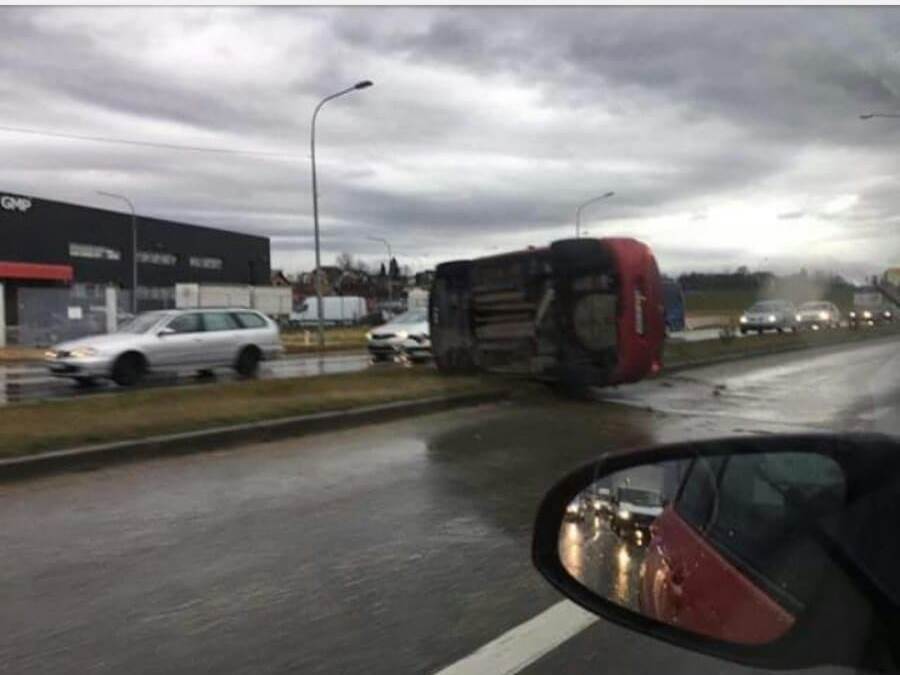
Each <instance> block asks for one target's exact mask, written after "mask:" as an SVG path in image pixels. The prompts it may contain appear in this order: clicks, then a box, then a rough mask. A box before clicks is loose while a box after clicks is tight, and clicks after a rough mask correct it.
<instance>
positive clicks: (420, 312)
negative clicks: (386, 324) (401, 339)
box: [391, 309, 428, 323]
mask: <svg viewBox="0 0 900 675" xmlns="http://www.w3.org/2000/svg"><path fill="white" fill-rule="evenodd" d="M427 320H428V312H427V310H424V309H413V310H410V311H408V312H404V313H403V314H401V315H400V316H397V317H395V318H394V319H393V320H392V321H391V323H422V322H423V321H427Z"/></svg>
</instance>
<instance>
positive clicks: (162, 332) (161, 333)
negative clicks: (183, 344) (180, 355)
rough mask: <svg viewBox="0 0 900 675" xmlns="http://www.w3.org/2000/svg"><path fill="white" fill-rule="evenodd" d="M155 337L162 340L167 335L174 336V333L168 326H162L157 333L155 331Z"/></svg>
mask: <svg viewBox="0 0 900 675" xmlns="http://www.w3.org/2000/svg"><path fill="white" fill-rule="evenodd" d="M156 335H157V337H161V338H164V337H166V336H167V335H175V331H174V330H173V329H172V328H169V327H168V326H163V327H162V328H160V329H159V330H158V331H156Z"/></svg>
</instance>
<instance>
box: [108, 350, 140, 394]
mask: <svg viewBox="0 0 900 675" xmlns="http://www.w3.org/2000/svg"><path fill="white" fill-rule="evenodd" d="M143 375H144V360H143V359H142V358H141V356H140V354H134V353H130V354H122V356H120V357H119V358H117V359H116V362H115V363H114V364H113V369H112V381H113V382H115V383H116V384H117V385H119V386H120V387H131V386H134V385H136V384H137V383H138V382H140V381H141V378H142V377H143Z"/></svg>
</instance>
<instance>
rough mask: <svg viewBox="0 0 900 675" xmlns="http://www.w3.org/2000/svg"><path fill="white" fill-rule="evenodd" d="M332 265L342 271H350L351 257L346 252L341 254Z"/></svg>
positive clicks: (352, 264)
mask: <svg viewBox="0 0 900 675" xmlns="http://www.w3.org/2000/svg"><path fill="white" fill-rule="evenodd" d="M334 264H335V265H336V266H337V267H339V268H341V269H342V270H344V271H347V270H352V269H353V267H354V261H353V256H352V255H350V254H349V253H347V252H344V253H341V254H340V255H339V256H338V257H337V258H335V259H334Z"/></svg>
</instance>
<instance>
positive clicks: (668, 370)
mask: <svg viewBox="0 0 900 675" xmlns="http://www.w3.org/2000/svg"><path fill="white" fill-rule="evenodd" d="M897 339H900V332H898V333H894V334H892V335H879V336H877V337H872V338H868V339H865V340H851V341H848V342H835V343H832V344H827V345H813V346H807V345H785V346H784V347H777V348H773V349H764V350H759V351H755V352H750V353H744V354H725V355H723V356H717V357H715V358H712V359H694V360H692V361H685V362H683V363H679V364H677V365H674V366H671V367H668V366H664V367H663V369H662V370H661V371H660V373H659V377H664V376H666V375H671V374H674V373H679V372H681V371H683V370H693V369H695V368H703V367H705V366H716V365H719V364H720V363H731V362H735V361H746V360H748V359H753V358H758V357H763V356H776V355H778V354H786V353H790V352H803V351H808V352H817V351H823V350H826V349H842V348H846V347H854V346H860V345H870V344H878V343H879V342H887V341H889V340H897Z"/></svg>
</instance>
